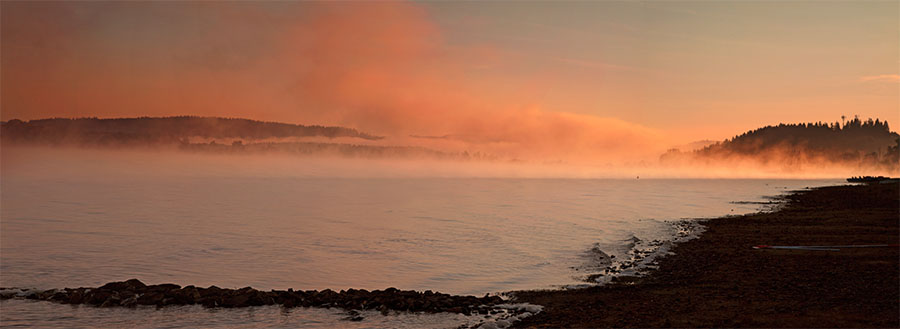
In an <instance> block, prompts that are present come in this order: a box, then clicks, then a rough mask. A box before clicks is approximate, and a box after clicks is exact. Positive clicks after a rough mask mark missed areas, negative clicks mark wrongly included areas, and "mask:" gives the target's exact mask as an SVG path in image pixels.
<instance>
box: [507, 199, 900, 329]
mask: <svg viewBox="0 0 900 329" xmlns="http://www.w3.org/2000/svg"><path fill="white" fill-rule="evenodd" d="M898 187H900V184H897V183H896V182H892V183H889V184H869V185H857V186H833V187H823V188H818V189H813V190H809V191H797V192H795V193H793V194H790V195H787V196H785V197H784V198H785V199H786V200H785V201H786V204H785V205H784V207H783V208H781V209H779V210H778V211H775V212H771V213H759V214H750V215H744V216H736V217H724V218H718V219H711V220H707V221H705V223H704V225H705V226H707V229H706V232H705V233H703V235H702V236H701V238H700V239H695V240H691V241H688V242H684V243H681V244H678V245H677V246H676V247H675V248H674V249H673V252H674V253H675V255H671V256H668V257H665V258H663V259H661V260H660V261H659V269H658V270H657V271H654V272H653V273H652V274H651V275H650V276H647V277H643V278H632V279H631V280H619V283H617V284H611V285H606V286H601V287H594V288H586V289H577V290H562V291H559V290H556V291H519V292H515V295H516V297H517V298H516V301H517V302H527V303H532V304H537V305H542V306H544V312H541V313H539V314H536V315H534V316H531V317H528V318H525V319H523V320H522V321H521V322H517V323H516V324H515V326H516V327H522V328H544V327H550V328H556V327H807V328H809V327H885V328H886V327H893V328H896V327H900V248H898V247H897V246H896V244H897V243H898V241H900V188H898ZM872 244H877V245H882V244H884V245H893V246H888V247H863V248H828V249H839V250H790V249H754V248H753V246H757V245H779V246H834V245H872Z"/></svg>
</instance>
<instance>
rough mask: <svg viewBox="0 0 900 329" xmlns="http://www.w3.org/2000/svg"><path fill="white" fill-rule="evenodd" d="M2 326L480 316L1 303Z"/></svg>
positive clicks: (412, 320) (426, 320)
mask: <svg viewBox="0 0 900 329" xmlns="http://www.w3.org/2000/svg"><path fill="white" fill-rule="evenodd" d="M0 308H2V309H3V311H2V312H0V323H2V326H3V327H5V328H15V327H24V328H31V327H42V328H87V327H101V328H174V327H181V328H261V327H262V328H348V329H351V328H457V327H458V326H460V325H464V326H472V325H476V324H478V323H479V322H480V321H483V320H484V319H483V317H482V316H478V315H473V316H465V315H462V314H455V313H438V314H411V313H396V314H391V315H388V316H383V315H381V314H380V313H378V312H377V311H364V312H360V313H361V315H362V317H363V319H362V320H361V321H349V320H347V319H346V318H347V317H348V315H347V312H346V311H343V310H340V309H324V308H302V307H300V308H292V309H285V308H282V307H279V306H257V307H248V308H242V309H209V308H203V307H201V306H173V307H163V308H160V309H156V308H155V307H139V308H136V309H122V308H99V307H93V306H85V305H81V306H78V305H62V304H54V303H47V302H35V301H28V300H21V299H13V300H5V301H0Z"/></svg>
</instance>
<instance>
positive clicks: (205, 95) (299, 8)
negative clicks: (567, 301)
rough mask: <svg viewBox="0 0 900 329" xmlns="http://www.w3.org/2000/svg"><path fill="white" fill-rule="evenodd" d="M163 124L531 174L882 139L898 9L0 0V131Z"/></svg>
mask: <svg viewBox="0 0 900 329" xmlns="http://www.w3.org/2000/svg"><path fill="white" fill-rule="evenodd" d="M166 115H209V116H226V117H243V118H250V119H258V120H269V121H282V122H291V123H300V124H324V125H341V126H347V127H351V128H357V129H360V130H362V131H365V132H369V133H373V134H377V135H383V136H388V137H389V138H387V139H386V141H387V142H389V143H397V144H413V145H425V146H435V147H440V148H446V149H451V150H471V151H476V150H477V151H484V152H489V153H493V154H500V155H506V156H511V157H531V158H537V159H544V160H556V159H560V160H568V159H570V158H589V159H603V158H608V157H616V158H619V159H638V158H644V157H648V156H650V155H653V156H655V155H658V154H659V152H660V151H663V150H665V149H667V148H669V147H672V146H674V145H680V144H686V143H690V142H693V141H697V140H704V139H710V140H722V139H725V138H729V137H732V136H735V135H739V134H741V133H743V132H745V131H747V130H750V129H754V128H758V127H761V126H764V125H768V124H777V123H780V122H785V123H792V122H815V121H827V122H834V121H838V120H840V117H841V115H847V116H848V117H852V116H853V115H860V116H861V117H863V118H868V117H872V118H880V119H884V120H888V122H890V123H891V124H892V125H893V126H892V130H897V128H896V127H897V125H900V2H896V1H796V2H791V1H786V2H772V1H762V2H744V1H734V2H707V1H701V2H682V1H672V2H657V1H644V2H638V1H627V2H625V1H623V2H612V1H609V2H607V1H578V2H567V1H564V2H545V1H527V2H526V1H513V2H469V1H465V2H449V1H434V2H430V1H423V2H377V3H376V2H274V1H273V2H224V1H221V2H218V1H217V2H162V1H159V2H156V1H146V2H101V1H89V2H88V1H83V2H48V1H41V2H14V1H3V2H0V119H2V120H9V119H14V118H18V119H26V120H27V119H37V118H45V117H95V116H96V117H133V116H166ZM423 137H427V138H423Z"/></svg>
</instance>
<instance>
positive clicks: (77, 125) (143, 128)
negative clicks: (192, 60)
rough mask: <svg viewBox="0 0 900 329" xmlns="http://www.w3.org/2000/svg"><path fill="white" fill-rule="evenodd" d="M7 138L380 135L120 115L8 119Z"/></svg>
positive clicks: (103, 140)
mask: <svg viewBox="0 0 900 329" xmlns="http://www.w3.org/2000/svg"><path fill="white" fill-rule="evenodd" d="M0 136H2V138H3V140H4V141H16V142H34V143H53V144H60V143H81V144H84V143H88V144H135V143H143V144H160V143H163V144H164V143H179V142H184V141H185V140H187V139H188V138H192V137H197V138H208V139H229V138H230V139H242V140H248V141H250V140H263V139H270V138H289V137H311V136H321V137H329V138H335V137H355V138H362V139H368V140H376V139H380V138H381V137H378V136H373V135H369V134H366V133H362V132H359V131H357V130H355V129H350V128H343V127H324V126H304V125H295V124H288V123H276V122H262V121H255V120H248V119H231V118H216V117H193V116H177V117H160V118H151V117H141V118H121V119H98V118H79V119H59V118H56V119H40V120H31V121H21V120H15V119H14V120H9V121H8V122H4V123H3V124H2V130H0Z"/></svg>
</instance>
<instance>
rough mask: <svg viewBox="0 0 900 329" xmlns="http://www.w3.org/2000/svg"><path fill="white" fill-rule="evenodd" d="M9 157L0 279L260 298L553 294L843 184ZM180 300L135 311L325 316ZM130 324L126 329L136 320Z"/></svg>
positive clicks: (63, 310) (10, 307)
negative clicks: (633, 256) (361, 292)
mask: <svg viewBox="0 0 900 329" xmlns="http://www.w3.org/2000/svg"><path fill="white" fill-rule="evenodd" d="M10 159H11V158H10V157H9V156H5V157H4V159H3V160H4V168H3V171H2V185H0V186H2V195H0V197H2V207H0V219H2V220H0V248H2V254H0V257H2V262H0V271H2V276H0V286H6V287H11V286H18V287H36V288H59V287H78V286H98V285H102V284H103V283H106V282H109V281H119V280H125V279H129V278H138V279H140V280H142V281H144V282H145V283H149V284H155V283H164V282H173V283H177V284H182V285H197V286H204V287H205V286H209V285H217V286H220V287H231V288H239V287H244V286H252V287H254V288H258V289H264V290H267V289H286V288H289V287H290V288H294V289H325V288H331V289H337V290H340V289H346V288H350V287H352V288H364V289H370V290H373V289H384V288H386V287H397V288H400V289H415V290H426V289H430V290H436V291H441V292H445V293H453V294H478V295H483V294H484V293H487V292H498V291H508V290H515V289H532V288H551V287H558V286H562V285H568V284H578V283H581V282H580V281H579V279H578V278H579V275H581V274H582V273H577V271H576V269H577V268H579V266H582V265H583V264H584V261H585V260H584V257H585V254H586V251H590V250H592V249H593V248H595V247H597V248H599V249H601V250H603V251H605V252H606V253H607V254H609V255H611V256H618V258H619V259H622V258H623V257H624V256H626V255H624V253H626V252H627V251H628V250H627V248H626V246H627V245H628V244H629V243H632V241H633V240H632V239H633V238H634V237H638V238H640V239H643V240H644V241H652V240H657V239H658V240H666V239H670V238H671V237H672V236H673V235H674V234H675V233H676V230H677V229H676V228H675V227H673V226H672V225H671V224H670V223H667V222H665V220H671V219H679V218H696V217H713V216H720V215H725V214H739V213H746V212H752V211H756V210H757V209H758V207H759V205H758V204H753V203H744V204H732V203H729V202H731V201H762V200H763V199H762V196H764V195H775V194H779V193H782V192H784V191H787V190H791V189H800V188H804V187H807V186H820V185H827V184H834V183H837V182H839V181H836V180H815V181H810V180H715V179H639V180H638V179H520V178H496V179H494V178H424V177H418V178H409V177H403V176H402V175H400V176H396V177H380V178H366V177H344V178H339V177H329V176H328V175H317V174H314V173H313V174H310V172H311V171H310V172H308V171H304V169H303V168H298V167H289V168H291V170H265V168H263V169H260V168H259V167H256V168H253V169H252V170H250V169H248V170H241V169H240V168H241V167H240V166H237V165H231V166H230V167H229V166H225V165H222V166H220V165H218V164H216V163H212V164H211V163H192V164H189V165H185V163H178V162H175V161H170V160H167V159H159V160H156V159H153V158H143V159H142V160H141V161H137V160H134V159H133V158H132V159H123V160H110V159H103V160H102V161H100V160H95V159H92V158H84V157H81V158H78V157H76V158H72V159H65V161H63V160H62V159H60V158H59V157H51V158H46V159H44V160H50V161H33V163H31V164H29V165H22V164H21V163H20V162H17V163H14V165H9V164H8V162H7V161H12V160H10ZM13 159H17V160H18V159H21V158H13ZM57 160H58V161H57ZM281 169H284V168H281ZM2 305H3V316H4V325H9V324H12V323H27V321H29V320H28V319H34V318H35V317H37V318H40V317H41V315H40V314H44V315H43V316H45V317H46V316H51V315H49V314H53V315H52V316H55V317H60V318H59V321H61V322H60V323H64V324H65V323H70V322H66V321H75V322H71V324H73V325H77V323H82V322H78V321H89V320H86V319H90V318H91V317H111V318H117V320H115V321H132V318H129V317H121V318H118V316H117V315H115V314H121V313H117V312H130V311H127V310H108V311H107V310H102V311H100V310H97V311H90V312H89V314H88V313H83V312H84V311H83V310H81V309H78V308H71V307H69V306H61V305H48V304H40V305H38V304H34V305H32V304H31V303H27V302H24V301H8V302H3V304H2ZM185 310H186V309H183V308H176V309H171V310H166V311H165V312H170V313H172V314H171V316H164V315H163V314H169V313H161V312H152V311H140V312H138V313H135V314H140V315H135V317H134V319H141V318H142V317H159V319H154V320H153V321H163V320H166V319H172V321H181V320H177V319H182V318H184V317H190V319H189V320H183V321H186V322H183V323H186V324H187V325H188V326H189V324H190V323H195V322H190V321H201V322H202V321H207V322H208V323H214V322H215V321H222V323H229V320H228V319H230V317H240V318H242V319H243V318H248V317H252V315H253V314H261V313H265V314H267V317H268V315H277V316H276V317H274V318H273V320H266V321H282V320H283V321H289V322H287V323H288V325H293V324H298V325H304V326H309V325H312V324H307V323H305V322H303V321H313V322H310V323H314V322H315V321H320V320H318V319H320V318H321V317H328V316H327V314H329V313H328V312H331V311H327V310H322V311H318V310H312V311H296V312H292V313H289V314H288V315H285V314H284V313H281V311H280V310H278V309H277V308H272V309H267V308H259V309H254V310H243V311H234V312H232V313H229V312H225V313H221V314H219V313H215V312H216V311H213V310H202V311H201V310H200V309H197V310H196V311H197V312H199V313H198V314H199V315H196V316H187V315H184V314H189V313H197V312H195V310H193V309H191V311H185ZM267 312H268V313H267ZM305 312H306V313H305ZM178 314H182V315H184V316H181V315H178ZM310 314H312V315H310ZM447 316H451V315H447ZM65 317H71V319H69V318H65ZM275 319H280V320H275ZM14 321H18V322H14ZM23 321H24V322H23ZM109 321H113V320H109ZM134 321H135V322H133V323H132V322H127V323H126V322H122V323H121V324H122V326H131V324H141V323H143V322H142V321H140V320H134ZM372 321H375V320H372ZM429 321H431V320H429ZM238 322H240V321H238ZM105 323H109V324H110V325H113V326H118V322H105ZM203 323H204V324H206V322H203ZM266 323H267V324H268V323H269V322H266ZM32 324H34V323H32ZM40 324H41V325H43V324H46V323H40ZM64 324H62V325H60V326H66V325H64ZM271 324H272V325H275V326H280V323H271ZM342 325H344V324H342ZM346 325H347V326H353V325H356V324H346ZM154 326H156V325H154Z"/></svg>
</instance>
